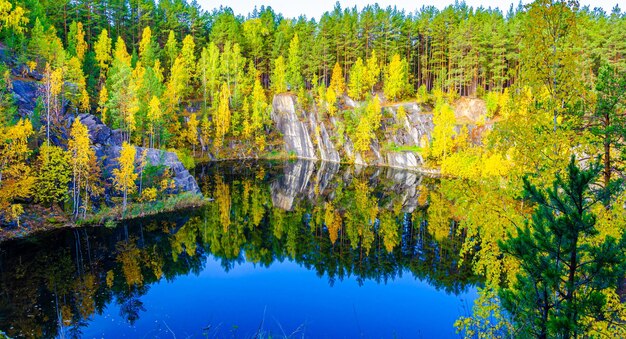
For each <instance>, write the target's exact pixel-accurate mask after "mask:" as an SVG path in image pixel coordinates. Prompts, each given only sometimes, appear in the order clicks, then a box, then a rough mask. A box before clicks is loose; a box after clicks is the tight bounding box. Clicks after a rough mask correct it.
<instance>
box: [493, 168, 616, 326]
mask: <svg viewBox="0 0 626 339" xmlns="http://www.w3.org/2000/svg"><path fill="white" fill-rule="evenodd" d="M598 173H599V168H598V167H597V166H591V167H590V168H588V169H586V170H581V169H580V168H579V167H578V166H577V165H576V162H575V159H574V157H572V159H571V161H570V164H569V166H568V167H567V171H566V172H565V176H561V175H557V176H556V179H555V180H554V183H553V185H552V187H551V188H548V189H545V190H544V189H540V188H537V187H535V186H533V185H532V184H530V182H529V181H528V180H527V179H524V193H525V196H526V197H527V198H529V199H530V201H531V202H533V203H535V204H536V208H535V211H534V213H533V215H532V219H531V220H530V221H528V222H527V223H526V224H525V225H524V226H523V227H518V228H517V231H516V233H515V235H513V234H509V237H508V239H507V240H505V241H503V242H501V243H500V247H501V248H502V250H503V251H504V252H505V253H507V254H508V255H510V256H512V257H513V258H515V259H517V260H518V261H519V265H520V271H519V274H517V279H515V283H514V284H513V285H512V286H511V287H509V288H506V289H504V290H503V291H502V292H501V298H502V306H504V308H505V309H506V310H507V311H508V312H509V313H510V314H511V315H512V317H513V320H514V321H515V324H516V325H517V326H519V327H520V328H523V331H525V332H526V333H528V334H529V335H531V336H533V337H536V338H551V337H563V338H577V337H581V336H585V335H586V334H587V333H588V332H587V330H588V329H590V328H591V327H592V326H594V323H595V321H598V320H606V319H604V314H603V312H602V311H601V310H604V309H605V307H606V306H607V299H606V297H605V294H604V292H606V291H607V290H613V291H615V290H616V289H617V288H618V287H619V285H618V282H619V281H620V279H622V277H623V276H624V274H625V273H626V265H625V264H624V262H625V261H626V256H625V255H624V253H625V252H624V249H625V248H626V237H625V236H622V237H621V239H617V240H616V239H615V238H613V237H611V236H606V237H605V238H600V239H599V240H596V241H592V239H593V238H595V236H596V235H597V234H598V230H597V229H596V220H597V217H596V215H594V213H593V211H592V208H593V206H594V204H596V203H597V202H598V200H597V195H596V194H594V192H592V189H591V187H592V185H593V184H594V183H595V182H596V179H597V177H598ZM596 239H597V238H596Z"/></svg>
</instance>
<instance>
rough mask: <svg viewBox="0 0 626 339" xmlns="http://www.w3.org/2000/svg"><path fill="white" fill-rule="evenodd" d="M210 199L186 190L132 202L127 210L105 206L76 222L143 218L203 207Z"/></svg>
mask: <svg viewBox="0 0 626 339" xmlns="http://www.w3.org/2000/svg"><path fill="white" fill-rule="evenodd" d="M208 201H209V200H208V199H206V198H204V197H203V196H202V195H200V194H196V193H191V192H185V193H181V194H177V195H173V196H170V197H168V198H166V199H162V200H157V201H152V202H143V203H132V204H129V205H128V206H127V207H126V211H124V210H123V209H122V206H114V207H104V208H102V209H101V210H100V211H98V212H97V213H96V214H93V215H90V216H87V217H86V218H85V219H82V220H78V221H77V222H76V224H77V225H89V224H92V225H93V224H106V223H107V221H122V220H129V219H135V218H141V217H146V216H151V215H156V214H160V213H167V212H174V211H178V210H184V209H188V208H197V207H201V206H203V205H205V204H206V203H207V202H208Z"/></svg>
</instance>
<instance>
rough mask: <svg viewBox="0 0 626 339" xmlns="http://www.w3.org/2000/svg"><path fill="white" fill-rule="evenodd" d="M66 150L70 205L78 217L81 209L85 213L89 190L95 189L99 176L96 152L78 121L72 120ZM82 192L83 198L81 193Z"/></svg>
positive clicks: (87, 134) (85, 128)
mask: <svg viewBox="0 0 626 339" xmlns="http://www.w3.org/2000/svg"><path fill="white" fill-rule="evenodd" d="M67 148H68V152H69V154H70V157H71V159H72V161H71V163H72V205H73V208H74V210H73V212H74V217H78V215H79V214H80V212H81V210H82V212H83V215H85V213H86V206H84V205H83V204H86V203H87V202H88V200H89V199H88V197H89V192H90V191H91V192H94V191H97V190H98V188H96V187H95V186H97V181H98V178H99V173H97V172H98V169H99V166H98V165H97V163H96V153H95V151H94V150H93V149H92V148H91V139H89V130H87V127H86V126H85V125H84V124H83V123H81V122H80V120H78V119H76V120H74V123H73V124H72V130H71V132H70V140H69V142H68V145H67ZM82 193H84V194H85V195H84V199H81V194H82Z"/></svg>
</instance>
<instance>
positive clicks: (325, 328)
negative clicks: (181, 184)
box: [0, 160, 480, 338]
mask: <svg viewBox="0 0 626 339" xmlns="http://www.w3.org/2000/svg"><path fill="white" fill-rule="evenodd" d="M195 172H196V178H197V179H198V183H199V185H200V187H201V189H202V191H203V193H204V194H205V196H207V197H210V198H212V199H214V201H212V202H210V203H209V204H208V205H207V206H205V207H203V208H201V209H198V210H192V211H185V212H179V213H174V214H168V215H162V216H159V217H156V218H146V219H140V220H133V221H129V222H124V223H120V224H118V225H117V226H116V227H115V228H105V227H85V228H75V229H62V230H56V231H52V232H48V233H44V234H39V235H36V236H32V237H29V238H26V239H20V240H14V241H10V242H5V243H3V244H0V284H1V289H0V330H2V331H4V332H6V333H7V334H8V335H9V336H11V337H45V338H50V337H65V338H68V337H84V338H124V337H126V338H223V337H235V338H257V337H258V338H269V337H274V338H275V337H280V338H283V337H298V338H302V337H305V338H450V337H458V335H456V334H455V329H454V327H453V324H454V321H455V320H456V319H457V318H458V317H459V316H462V315H468V314H469V312H470V309H471V306H472V303H473V300H474V299H475V298H476V286H479V285H480V279H479V278H478V277H476V276H475V275H473V274H472V272H471V268H470V267H469V263H466V264H460V256H459V251H460V248H461V243H462V241H463V236H464V235H463V234H460V233H461V232H457V230H456V229H455V227H454V226H455V222H454V221H453V220H451V219H449V218H448V216H447V215H445V213H443V214H442V213H435V212H436V211H433V210H431V211H430V213H429V211H428V205H429V204H428V202H429V196H430V195H432V194H433V192H437V189H438V180H436V179H432V178H427V177H422V176H420V175H418V174H416V173H413V172H408V171H403V170H397V169H390V168H373V167H366V168H358V167H350V166H340V165H338V164H331V163H315V162H309V161H304V160H298V161H292V162H286V163H283V162H221V163H211V164H205V165H200V166H198V167H197V168H196V169H195ZM429 219H431V221H430V222H429ZM434 219H437V220H434ZM470 259H471V258H470ZM465 262H467V260H466V261H465Z"/></svg>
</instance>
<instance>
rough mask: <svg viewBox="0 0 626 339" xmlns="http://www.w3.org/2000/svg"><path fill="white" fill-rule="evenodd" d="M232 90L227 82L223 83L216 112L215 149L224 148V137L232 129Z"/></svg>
mask: <svg viewBox="0 0 626 339" xmlns="http://www.w3.org/2000/svg"><path fill="white" fill-rule="evenodd" d="M229 100H230V89H229V88H228V85H227V84H226V82H224V83H222V89H221V90H220V95H219V102H218V106H217V111H216V112H215V119H214V121H215V141H214V145H215V147H218V148H219V147H222V144H223V142H224V136H225V135H226V133H228V130H229V129H230V107H229Z"/></svg>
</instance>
